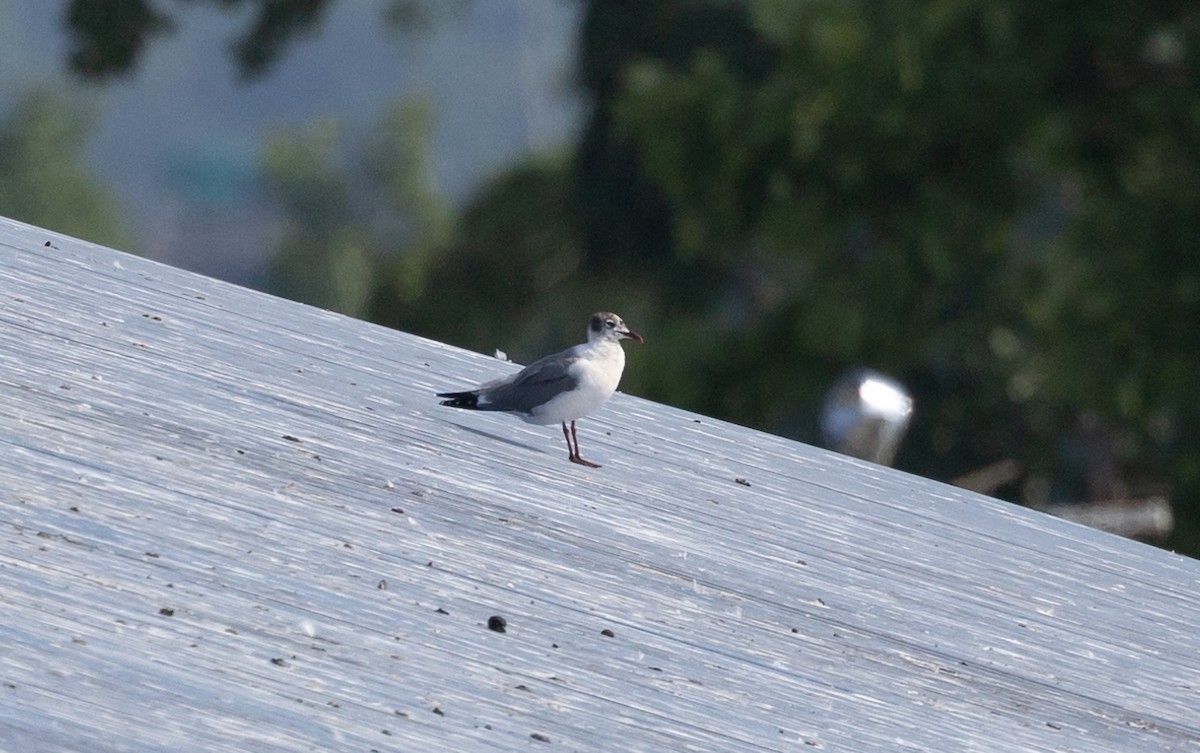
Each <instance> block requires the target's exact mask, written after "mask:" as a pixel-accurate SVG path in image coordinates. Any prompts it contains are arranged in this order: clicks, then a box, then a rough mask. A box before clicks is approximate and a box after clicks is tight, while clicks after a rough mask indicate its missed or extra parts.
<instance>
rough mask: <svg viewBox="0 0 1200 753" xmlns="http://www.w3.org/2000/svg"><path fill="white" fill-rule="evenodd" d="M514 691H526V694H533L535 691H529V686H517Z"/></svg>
mask: <svg viewBox="0 0 1200 753" xmlns="http://www.w3.org/2000/svg"><path fill="white" fill-rule="evenodd" d="M514 689H515V690H524V691H525V692H526V693H531V692H533V691H531V690H530V689H529V686H528V685H517V686H516V688H514Z"/></svg>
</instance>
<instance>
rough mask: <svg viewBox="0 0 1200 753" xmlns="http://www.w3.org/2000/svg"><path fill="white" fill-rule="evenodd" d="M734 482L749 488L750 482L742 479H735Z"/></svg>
mask: <svg viewBox="0 0 1200 753" xmlns="http://www.w3.org/2000/svg"><path fill="white" fill-rule="evenodd" d="M734 481H736V482H737V483H739V484H741V485H742V486H750V482H749V481H747V480H746V479H744V478H735V479H734Z"/></svg>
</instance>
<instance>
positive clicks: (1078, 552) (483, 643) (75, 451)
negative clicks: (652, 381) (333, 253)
mask: <svg viewBox="0 0 1200 753" xmlns="http://www.w3.org/2000/svg"><path fill="white" fill-rule="evenodd" d="M47 242H49V243H50V244H51V245H49V246H47V245H45V244H46V243H47ZM580 313H581V316H586V314H587V313H588V312H580ZM643 334H645V335H646V336H647V338H648V340H649V343H648V344H647V346H646V347H647V348H653V347H654V340H653V332H644V333H643ZM495 345H496V346H498V347H505V346H506V344H505V343H495ZM638 358H639V351H638V350H631V351H630V354H629V366H628V369H630V370H636V369H637V368H638ZM516 368H517V367H516V366H515V365H513V364H505V363H501V362H498V361H496V360H495V359H493V358H490V357H486V356H481V355H476V354H472V353H468V352H466V351H462V350H459V349H457V348H452V347H449V346H446V345H442V344H439V343H436V342H431V341H428V340H424V339H421V338H418V337H413V336H410V335H406V334H403V333H400V332H394V331H390V330H387V329H383V328H380V327H377V326H373V325H370V324H366V323H363V322H359V321H354V320H351V319H347V318H344V317H341V316H336V315H333V314H330V313H327V312H323V311H319V310H316V309H313V308H309V307H306V306H302V305H299V304H296V303H291V302H287V301H283V300H279V299H276V298H272V297H269V296H266V295H262V294H259V293H255V292H251V291H248V290H244V289H241V288H238V287H234V286H231V285H228V284H224V283H220V282H216V281H213V280H210V279H207V278H204V277H199V276H196V275H194V274H190V273H187V272H183V271H180V270H177V269H172V268H169V267H164V266H161V265H158V264H155V263H152V262H149V261H145V260H142V259H138V258H135V257H131V256H128V255H125V254H122V253H119V252H116V251H112V250H109V249H105V248H101V247H98V246H95V245H91V244H88V243H84V242H81V241H78V240H74V239H71V238H66V237H63V236H60V235H57V234H54V233H51V232H47V231H43V230H40V229H37V228H33V227H29V226H26V225H21V224H19V223H15V222H11V221H4V220H0V511H2V517H0V750H3V751H6V752H8V751H11V752H16V753H24V751H87V752H88V753H99V752H101V751H138V752H140V751H147V752H148V751H156V752H157V751H164V750H171V751H185V750H186V751H233V750H237V751H335V750H336V751H364V752H366V751H476V750H488V751H509V750H521V751H528V750H543V749H544V750H547V751H551V750H569V751H597V752H600V751H604V752H605V753H608V752H611V751H647V752H651V751H653V752H654V753H659V752H661V751H713V752H714V753H734V752H737V751H756V752H757V751H809V750H815V751H820V750H826V751H854V752H855V753H871V752H873V751H881V752H882V751H930V752H931V753H945V752H946V751H1005V752H1006V753H1013V752H1016V751H1081V752H1086V753H1097V752H1103V751H1114V752H1117V751H1120V752H1121V753H1128V752H1129V751H1139V752H1141V751H1189V750H1196V751H1200V629H1198V626H1200V564H1198V563H1197V562H1195V561H1193V560H1190V559H1186V558H1183V557H1178V556H1175V555H1172V554H1169V553H1166V552H1163V551H1160V550H1157V549H1154V548H1151V547H1149V546H1145V545H1142V544H1138V543H1135V542H1131V541H1127V540H1124V539H1120V538H1116V537H1114V536H1110V535H1107V534H1103V533H1099V532H1096V531H1093V530H1090V529H1086V528H1082V527H1079V526H1076V525H1073V524H1070V523H1067V522H1064V521H1061V520H1058V519H1055V518H1051V517H1048V516H1045V515H1041V514H1038V513H1035V512H1031V511H1028V510H1024V509H1021V508H1018V507H1015V506H1011V505H1008V504H1004V503H1000V502H997V501H995V500H991V499H987V498H985V497H980V496H977V495H974V494H970V493H967V492H964V491H960V490H957V489H954V488H951V487H948V486H944V485H941V484H937V483H932V482H929V481H925V480H922V479H918V478H914V477H912V476H907V475H904V474H902V473H898V472H894V471H891V470H886V469H883V468H879V467H876V466H872V465H869V464H866V463H862V462H858V461H855V460H851V459H848V458H845V457H840V456H836V455H831V454H829V453H826V452H823V451H820V450H817V449H814V448H811V447H807V446H804V445H800V444H797V443H795V442H791V441H788V440H784V439H780V438H777V437H772V436H768V435H765V434H761V433H758V432H754V431H751V430H748V429H745V428H741V427H737V426H732V425H729V424H725V423H721V422H718V421H713V420H710V419H708V418H704V417H701V416H696V415H693V414H690V413H685V412H683V411H679V410H675V409H672V408H668V407H664V406H661V405H657V404H654V403H650V402H647V401H644V400H639V399H636V398H632V397H628V396H623V395H617V396H616V397H614V398H613V400H611V401H610V402H609V403H608V404H607V405H606V406H605V407H604V408H603V409H601V410H600V411H599V412H598V413H597V414H596V415H595V416H594V417H591V418H589V419H588V420H587V421H586V422H585V423H584V425H582V426H581V427H580V431H581V433H582V434H583V435H584V436H583V441H584V442H585V444H586V447H587V449H588V456H589V458H590V459H593V460H596V461H598V462H601V463H603V464H604V467H603V468H602V469H599V470H591V469H586V468H582V467H579V466H576V465H573V464H571V463H568V462H567V460H566V456H565V450H564V448H563V442H562V437H561V432H560V431H559V429H558V427H556V426H550V427H539V426H531V425H527V424H524V423H522V422H520V421H516V420H513V419H512V418H509V417H505V416H498V415H488V414H478V413H462V412H457V411H453V410H450V409H448V408H442V407H440V406H438V404H437V398H435V397H434V393H435V392H438V391H445V390H447V389H454V388H457V387H459V386H461V385H470V384H473V383H475V382H478V381H483V380H486V379H489V378H493V377H495V376H498V375H500V374H503V373H507V372H509V371H512V370H515V369H516ZM737 479H743V480H744V481H745V483H739V482H738V481H737ZM494 615H498V616H501V617H503V618H504V619H505V621H506V623H507V628H506V632H504V633H500V632H495V631H492V630H489V629H488V626H487V624H488V619H489V617H492V616H494ZM605 631H607V634H606V633H605Z"/></svg>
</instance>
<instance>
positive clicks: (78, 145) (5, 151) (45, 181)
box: [0, 91, 129, 248]
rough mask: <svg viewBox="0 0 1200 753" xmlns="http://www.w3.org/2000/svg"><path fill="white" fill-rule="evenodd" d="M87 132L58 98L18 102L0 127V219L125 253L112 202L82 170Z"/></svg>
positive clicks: (42, 95) (84, 119)
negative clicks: (103, 245) (50, 229)
mask: <svg viewBox="0 0 1200 753" xmlns="http://www.w3.org/2000/svg"><path fill="white" fill-rule="evenodd" d="M90 127H91V124H90V120H89V118H88V116H87V114H86V113H84V112H82V111H81V110H80V108H78V107H77V106H73V105H70V104H68V102H67V101H66V100H65V99H63V98H62V97H60V96H58V95H55V94H51V93H49V92H44V91H34V92H30V93H29V94H26V95H25V96H24V97H22V98H20V99H19V100H18V101H17V103H16V104H15V106H14V107H13V109H12V111H11V112H9V113H8V114H7V116H6V117H5V118H4V119H3V120H2V121H0V215H3V216H5V217H12V218H13V219H17V220H21V221H22V222H28V223H30V224H33V225H40V226H41V227H48V228H53V229H54V230H56V231H58V232H62V233H67V234H69V235H75V236H79V237H81V238H87V239H88V240H91V241H95V242H97V243H103V244H106V245H109V246H117V247H121V248H128V247H129V244H128V236H127V235H126V233H125V231H124V229H123V228H122V225H121V220H120V216H121V214H120V212H119V211H118V209H119V208H118V206H117V202H116V200H115V199H114V198H113V196H112V195H111V194H110V193H109V192H108V191H107V190H106V189H105V187H104V186H103V185H102V184H101V183H100V181H99V180H97V179H96V178H95V177H94V176H93V175H91V173H90V172H89V171H88V169H87V167H86V164H85V160H84V157H83V147H84V143H85V142H86V140H87V137H88V132H89V130H90Z"/></svg>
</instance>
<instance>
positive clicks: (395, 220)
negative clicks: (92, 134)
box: [0, 0, 1200, 554]
mask: <svg viewBox="0 0 1200 753" xmlns="http://www.w3.org/2000/svg"><path fill="white" fill-rule="evenodd" d="M214 1H215V0H214ZM221 1H222V2H224V1H225V0H221ZM95 4H96V3H95V0H75V2H74V3H72V14H71V15H70V16H69V23H70V25H71V26H72V28H73V29H74V31H75V33H76V35H77V50H76V53H75V55H74V57H73V61H74V62H75V64H76V65H77V66H79V68H80V70H81V71H82V72H84V73H85V74H87V75H89V76H99V77H103V76H106V75H112V74H113V73H118V72H120V71H122V70H126V69H128V68H129V66H131V65H133V64H134V63H135V62H136V58H137V54H139V50H140V46H139V45H140V44H141V43H144V42H145V41H146V40H148V39H151V38H152V36H153V32H155V31H156V30H158V29H161V28H164V24H166V23H168V22H169V18H165V17H162V16H161V14H160V15H158V16H155V15H154V14H150V15H151V17H147V16H146V15H145V13H144V12H143V13H142V15H138V13H137V12H136V11H138V9H139V8H140V9H141V10H142V11H145V9H146V7H147V6H146V5H145V4H144V3H139V2H135V1H133V0H127V1H126V2H124V3H122V5H123V6H126V7H128V8H129V9H130V14H129V15H128V16H126V17H125V18H124V21H123V22H124V23H125V24H126V25H125V26H122V27H120V28H121V29H122V33H124V34H125V35H126V36H125V37H124V38H125V39H126V40H129V39H133V40H136V41H137V42H138V44H136V45H132V46H131V45H128V44H126V45H124V46H121V45H118V46H116V48H113V50H112V51H111V53H107V52H106V50H109V48H110V46H106V44H104V42H105V41H106V40H110V39H111V38H112V35H113V33H114V31H113V28H112V27H111V25H110V26H105V24H104V23H99V22H96V21H95V17H93V16H88V15H87V13H88V10H89V8H91V7H92V6H94V5H95ZM231 4H237V2H236V0H234V2H233V3H231ZM251 5H253V3H251ZM289 5H290V6H293V7H292V8H291V10H292V11H293V12H292V13H291V14H290V15H289V14H284V16H286V17H285V18H283V19H282V20H279V21H277V22H275V25H274V26H272V20H271V18H270V17H269V14H268V10H269V8H271V7H274V6H289ZM325 5H326V2H323V1H321V0H309V1H308V2H296V3H291V4H289V3H262V4H261V10H262V14H261V15H260V16H259V17H258V18H256V19H254V23H255V24H257V25H256V26H254V27H253V28H251V30H250V31H249V32H248V34H247V36H246V38H245V40H244V44H240V45H239V47H238V48H237V50H236V54H237V55H238V56H239V59H240V60H241V61H242V62H243V66H244V67H243V69H244V71H245V72H246V73H247V74H249V75H257V74H262V73H264V72H266V71H269V67H270V63H271V61H272V60H273V59H274V57H275V56H277V55H279V54H283V53H284V52H285V51H286V47H287V41H288V39H290V37H291V35H293V34H295V33H296V32H297V31H298V30H304V29H305V28H307V27H308V26H309V25H311V23H312V22H313V20H314V19H316V18H318V17H319V15H320V11H321V9H322V7H323V6H325ZM584 5H585V6H586V10H585V16H584V23H583V25H582V27H581V29H580V39H579V60H578V70H577V81H578V85H579V87H580V88H581V90H582V92H583V95H584V96H585V97H586V99H587V101H588V103H589V105H590V111H589V113H590V114H589V116H588V119H587V122H586V124H585V126H584V128H583V130H582V133H581V135H580V137H579V139H578V142H577V143H575V144H573V145H570V147H569V148H568V149H565V150H563V151H562V152H561V153H557V154H546V155H541V156H538V157H537V158H535V159H532V160H530V161H528V162H526V163H524V164H519V165H514V166H512V167H511V168H510V169H508V170H507V171H505V172H503V173H502V174H499V175H496V176H495V177H494V179H493V180H491V181H490V182H489V183H488V184H487V185H485V186H483V187H482V188H481V189H480V190H479V191H478V192H477V194H476V195H475V196H474V197H473V198H472V199H471V200H470V201H469V202H468V203H467V205H465V206H463V207H461V208H460V209H459V211H457V212H452V211H451V209H450V208H449V207H448V205H447V203H446V202H445V201H444V200H443V199H441V198H440V197H439V196H438V194H437V192H436V191H435V190H434V189H432V188H431V186H432V181H431V179H430V168H429V164H428V139H429V135H430V132H431V130H432V129H435V128H436V116H435V114H434V113H431V112H430V111H429V109H428V108H427V107H424V106H423V105H422V103H420V102H407V103H402V104H400V105H398V106H397V107H396V109H394V110H393V111H392V112H390V113H388V114H386V116H385V117H383V118H382V120H381V122H380V123H379V124H378V127H377V129H376V130H375V132H374V133H373V134H372V135H371V136H369V137H367V138H365V139H362V140H360V141H358V142H354V143H347V141H348V140H347V139H345V138H343V137H341V136H339V133H338V127H337V124H336V123H329V122H326V123H319V124H314V125H313V126H312V128H311V129H309V130H307V131H305V132H303V133H280V134H279V135H278V136H277V138H276V139H274V140H273V141H272V143H271V144H269V145H267V148H266V152H265V153H266V155H267V157H266V170H265V174H266V178H265V182H266V186H267V188H268V190H269V191H270V192H271V195H272V196H273V197H274V200H275V201H276V204H277V207H278V209H279V211H280V212H281V213H282V214H283V215H284V216H285V217H286V218H287V220H286V225H285V231H284V232H283V233H282V234H281V237H280V242H279V246H278V251H277V254H276V257H275V264H274V275H273V283H272V284H273V286H274V289H275V290H276V291H278V292H282V293H284V294H287V295H291V296H293V297H297V298H300V299H303V300H307V301H309V302H312V303H316V304H318V305H322V306H326V307H330V308H335V309H338V310H342V311H345V312H347V313H350V314H353V315H356V316H365V317H368V318H371V319H373V320H375V321H378V322H382V323H385V324H388V325H390V326H395V327H399V328H401V329H405V330H408V331H412V332H417V333H419V334H422V335H426V336H429V337H435V338H438V339H443V340H447V341H450V342H454V343H457V344H460V345H463V346H467V347H471V348H475V349H478V350H482V351H485V352H491V350H492V349H493V348H495V347H502V348H504V349H505V350H506V351H507V352H508V353H509V354H510V355H511V356H512V357H513V358H514V359H515V360H518V361H528V360H530V359H531V358H533V357H535V356H536V355H539V354H541V353H542V352H543V351H545V350H548V349H551V348H557V347H561V346H563V345H565V344H567V343H570V342H573V341H576V340H577V339H578V338H579V337H580V336H581V335H582V323H583V320H584V317H585V316H586V314H587V313H590V311H592V310H593V309H599V308H611V309H613V310H617V311H619V312H621V313H622V315H623V316H624V317H625V318H626V320H627V321H629V322H630V324H631V325H632V326H634V327H635V328H636V329H638V330H639V331H642V332H643V334H645V335H647V338H648V341H649V345H648V346H647V347H646V348H645V349H643V350H639V351H638V352H637V353H636V354H635V355H633V356H632V357H631V367H630V369H629V370H628V372H627V377H626V381H625V383H624V389H625V390H626V391H628V392H632V393H636V394H640V395H643V396H646V397H649V398H652V399H655V400H661V401H664V402H667V403H671V404H674V405H678V406H681V407H685V408H688V409H691V410H696V411H699V412H702V413H705V414H708V415H713V416H717V417H720V418H723V419H727V420H730V421H734V422H736V423H740V424H745V425H750V426H755V427H758V428H762V429H764V430H767V431H771V432H775V433H780V434H784V435H787V436H791V437H795V438H798V439H801V440H805V441H814V440H815V439H816V426H817V422H816V413H817V409H818V406H819V403H820V400H821V397H822V396H823V393H824V391H825V390H826V389H827V388H828V386H829V385H830V384H831V383H832V382H833V380H834V379H835V378H836V376H837V375H838V374H839V373H840V372H841V371H842V370H843V369H845V368H846V367H848V366H853V365H866V366H870V367H873V368H877V369H880V370H882V371H885V372H887V373H889V374H890V375H892V376H894V377H896V378H898V379H900V380H901V381H903V382H905V383H906V384H907V385H909V386H910V387H911V388H912V390H913V392H914V394H915V398H916V406H917V410H916V418H915V423H914V426H913V429H912V431H911V433H910V435H909V439H908V441H907V442H906V444H905V445H904V447H903V449H902V451H901V454H900V457H899V459H898V462H897V465H898V466H899V467H900V468H902V469H904V470H908V471H911V472H914V473H918V474H921V475H924V476H929V477H932V478H937V479H942V480H950V479H954V478H956V477H958V476H960V475H961V474H964V473H967V472H970V471H973V470H975V469H978V468H980V467H983V466H986V465H988V464H990V463H994V462H996V461H1001V460H1014V461H1017V462H1018V463H1019V464H1020V467H1021V469H1022V472H1021V474H1020V476H1019V478H1017V479H1016V480H1014V481H1013V482H1012V483H1010V484H1008V485H1006V486H1004V487H1002V488H1000V489H998V490H997V492H996V493H997V494H999V495H1000V496H1003V497H1005V498H1008V499H1011V500H1014V501H1022V502H1025V503H1030V504H1045V503H1047V502H1052V501H1075V502H1083V501H1099V500H1109V499H1124V498H1131V497H1140V496H1146V495H1149V494H1154V493H1165V494H1168V495H1169V496H1170V498H1171V499H1172V502H1173V504H1174V505H1175V511H1176V516H1177V528H1176V532H1175V533H1174V534H1173V537H1172V539H1171V540H1169V541H1167V542H1166V544H1167V545H1168V546H1171V547H1174V548H1178V549H1180V550H1183V551H1186V552H1189V553H1191V554H1197V553H1200V400H1198V399H1197V394H1196V391H1195V388H1194V383H1195V381H1196V378H1197V371H1198V369H1200V327H1198V324H1200V252H1198V250H1197V249H1198V246H1197V240H1198V238H1200V143H1197V142H1198V141H1200V86H1197V75H1196V74H1197V70H1198V68H1197V65H1198V60H1197V55H1198V54H1200V44H1198V42H1200V39H1198V38H1197V37H1198V35H1200V11H1198V10H1195V9H1192V8H1191V7H1190V6H1188V5H1187V4H1173V3H1141V4H1127V3H1095V2H1066V3H1059V4H1047V3H1035V2H1029V1H1028V0H987V1H986V2H984V1H982V0H978V1H977V0H937V1H935V2H915V1H914V0H893V1H889V2H881V3H846V2H841V1H839V0H742V1H736V0H724V1H722V0H708V1H707V2H705V1H702V0H637V1H636V2H633V1H631V2H613V1H611V0H609V1H607V2H604V1H601V0H591V1H589V2H585V3H584ZM422 7H423V6H422V5H421V4H420V3H397V4H396V7H395V12H396V13H398V14H400V16H401V17H404V18H422V17H423V16H422V15H421V9H422ZM92 10H94V8H92ZM405 14H408V15H405ZM88 19H92V20H91V22H89V21H88ZM104 19H109V20H111V17H110V16H104V17H102V20H104ZM139 23H141V24H142V25H141V26H139V25H138V24H139ZM89 24H90V25H89ZM130 25H132V26H130ZM130 29H133V31H134V32H140V35H138V34H136V33H135V34H133V36H129V35H130V34H131V33H133V32H131V31H130ZM106 54H111V59H109V58H105V55H106ZM10 128H11V126H10ZM0 138H13V137H12V136H11V135H8V136H6V135H3V132H0ZM6 151H8V150H3V151H0V154H3V153H4V152H6ZM4 190H5V189H4V185H3V184H0V194H2V193H3V191H4ZM96 211H99V210H96ZM40 221H42V222H44V223H45V224H50V225H53V226H55V227H57V228H59V229H65V230H68V231H71V228H70V227H67V226H64V225H62V224H61V223H56V222H54V221H50V220H40ZM97 221H103V222H109V221H110V220H108V219H103V220H100V219H98V220H97Z"/></svg>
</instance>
